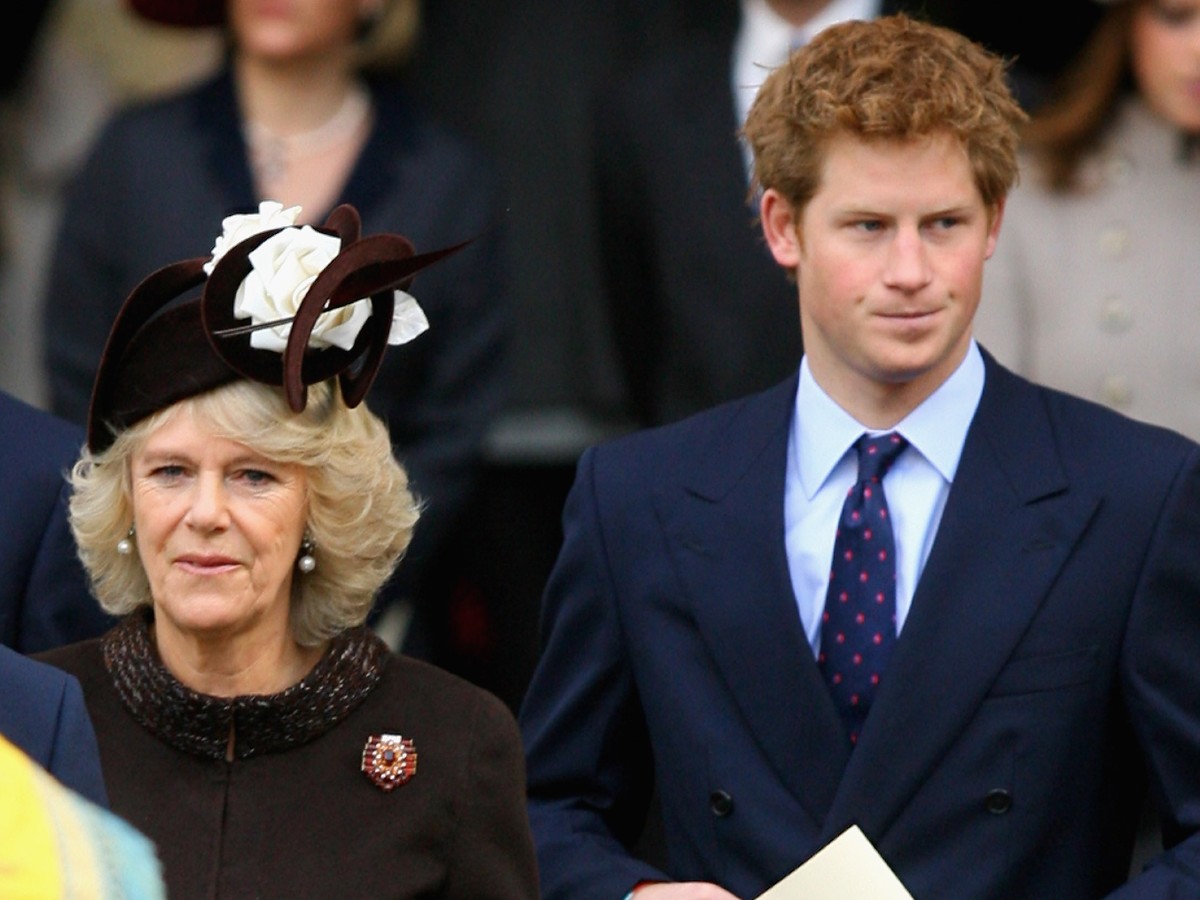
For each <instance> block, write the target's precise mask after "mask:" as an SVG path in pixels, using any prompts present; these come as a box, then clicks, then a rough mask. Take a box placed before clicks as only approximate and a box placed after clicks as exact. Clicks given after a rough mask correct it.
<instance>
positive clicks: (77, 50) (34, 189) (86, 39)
mask: <svg viewBox="0 0 1200 900" xmlns="http://www.w3.org/2000/svg"><path fill="white" fill-rule="evenodd" d="M22 11H23V14H22V16H20V17H19V19H20V22H19V28H20V33H19V34H18V35H16V37H15V40H16V52H12V53H6V54H5V56H4V63H3V73H2V77H3V84H2V88H0V90H2V93H0V389H3V390H6V391H8V392H9V393H11V394H13V395H14V396H16V397H19V398H21V399H23V400H25V401H27V402H29V403H31V404H33V405H35V406H41V407H45V406H46V405H47V404H48V399H49V395H48V391H47V387H46V377H45V372H44V369H43V363H42V330H41V323H40V312H39V311H40V308H41V307H40V301H41V296H42V294H43V292H44V290H45V281H46V273H47V272H48V271H49V270H48V268H47V256H48V255H49V253H50V245H51V243H52V242H53V238H54V232H55V230H56V228H57V224H58V217H59V210H60V207H61V203H62V195H63V191H64V190H65V188H66V185H67V183H68V181H69V180H70V178H71V176H72V175H73V174H74V173H75V171H76V170H77V169H78V168H79V166H80V165H81V163H82V161H83V159H84V157H85V155H86V153H87V150H88V147H89V145H90V143H91V141H92V140H93V139H94V138H95V135H96V132H97V131H98V129H99V128H100V127H101V125H102V124H103V122H104V119H105V117H106V116H107V115H109V114H110V112H111V111H112V109H113V108H114V107H115V106H117V105H118V104H120V103H122V102H126V101H129V100H133V99H136V98H140V97H144V96H146V95H147V94H152V93H157V92H161V91H164V90H169V89H173V88H175V87H177V86H179V85H180V84H183V83H186V82H188V81H191V80H194V79H195V78H197V77H199V76H200V75H201V74H203V73H205V72H207V71H210V70H211V69H212V68H213V66H214V65H215V64H216V62H217V60H218V58H219V50H220V44H219V41H218V40H217V37H216V35H215V34H202V33H199V32H194V33H192V32H185V31H182V30H179V29H167V28H162V27H155V26H152V25H150V24H148V23H146V22H144V21H142V20H141V19H138V18H135V17H134V16H131V15H129V12H128V10H127V9H126V8H125V6H124V2H123V0H39V2H36V3H32V4H29V5H28V6H23V7H22ZM12 24H14V25H17V23H16V22H15V21H14V23H12Z"/></svg>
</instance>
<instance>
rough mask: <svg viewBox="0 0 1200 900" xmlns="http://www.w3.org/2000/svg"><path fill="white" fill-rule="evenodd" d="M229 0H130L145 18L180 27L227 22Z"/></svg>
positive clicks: (202, 26)
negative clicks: (226, 6) (226, 12)
mask: <svg viewBox="0 0 1200 900" xmlns="http://www.w3.org/2000/svg"><path fill="white" fill-rule="evenodd" d="M226 2H227V0H129V7H130V9H132V10H133V11H134V12H135V13H137V14H138V15H139V16H141V17H142V18H144V19H149V20H150V21H151V22H157V23H158V24H159V25H175V26H177V27H179V28H211V27H214V26H217V25H224V24H225V4H226Z"/></svg>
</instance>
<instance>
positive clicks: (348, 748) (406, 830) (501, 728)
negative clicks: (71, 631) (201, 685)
mask: <svg viewBox="0 0 1200 900" xmlns="http://www.w3.org/2000/svg"><path fill="white" fill-rule="evenodd" d="M125 627H126V626H118V628H117V629H114V631H113V632H110V633H109V636H108V637H106V638H102V639H99V640H92V641H85V642H82V643H78V644H73V645H71V646H69V647H65V648H61V649H59V650H54V651H50V652H48V653H46V654H43V655H42V657H43V658H44V659H46V660H47V661H49V662H51V663H53V664H55V665H57V666H59V667H60V668H62V669H65V670H66V671H68V672H71V673H72V674H74V675H75V676H77V677H78V678H79V680H80V682H81V683H82V685H83V689H84V694H85V698H86V702H87V706H88V710H89V712H90V713H91V717H92V720H93V722H94V723H95V728H96V734H97V737H98V739H99V742H100V755H101V761H102V763H103V766H104V774H105V781H106V783H107V786H108V792H109V797H110V800H111V805H112V809H113V810H114V811H115V812H117V813H118V814H120V815H121V816H123V817H124V818H126V819H127V820H129V821H130V822H131V823H132V824H134V825H135V826H136V827H137V828H139V829H141V830H142V831H143V832H144V833H145V834H147V835H148V836H149V837H150V838H152V839H153V840H154V841H155V843H156V844H157V846H158V850H159V854H160V856H161V858H162V862H163V868H164V871H165V875H166V880H167V884H168V888H169V892H170V897H171V900H188V898H234V900H247V898H266V897H280V898H284V897H286V898H308V897H312V898H357V897H363V898H371V900H381V898H389V897H390V898H435V897H436V898H446V900H449V898H461V900H493V898H494V900H531V898H536V897H537V896H538V885H537V871H536V863H535V860H534V854H533V846H532V841H531V838H530V834H529V825H528V819H527V816H526V812H525V780H524V764H523V755H522V751H521V744H520V737H519V734H518V732H517V729H516V725H515V722H514V721H513V717H512V714H511V713H510V712H509V710H508V708H507V707H506V706H504V705H503V704H502V703H501V702H500V701H499V700H497V699H496V698H495V697H493V696H491V695H490V694H488V693H486V692H484V691H483V690H481V689H479V688H477V687H475V686H473V685H470V684H468V683H467V682H465V681H463V680H461V679H459V678H457V677H455V676H453V675H450V674H448V673H446V672H443V671H441V670H439V669H436V668H433V667H431V666H429V665H426V664H424V663H421V662H418V661H415V660H411V659H407V658H404V657H395V656H392V655H391V654H388V653H387V652H386V648H383V649H382V650H381V649H380V648H381V647H382V645H381V644H380V645H379V646H374V643H375V642H376V641H377V639H375V638H373V637H365V638H364V637H363V636H362V634H361V632H360V636H359V645H358V649H362V648H363V647H364V646H365V647H367V648H368V649H369V650H370V654H369V655H370V660H367V661H364V662H369V664H370V667H371V668H373V669H375V670H376V672H377V673H378V677H377V680H373V681H371V682H370V683H369V684H368V685H367V686H366V687H365V688H363V689H361V690H359V694H360V696H358V697H356V698H354V699H352V700H350V701H349V702H345V701H344V697H342V696H340V695H341V694H344V693H345V692H346V689H345V687H344V683H343V680H340V679H325V680H326V682H327V683H326V687H327V688H328V690H326V691H324V695H325V696H324V699H325V700H326V701H329V698H330V696H332V697H333V700H332V703H333V705H334V706H338V705H339V704H340V708H339V709H335V710H333V711H332V712H328V711H326V710H325V709H324V708H322V710H321V714H320V715H319V716H315V717H312V718H311V720H310V722H309V723H304V722H300V724H299V725H297V724H296V722H295V721H294V720H293V716H292V714H293V712H295V711H296V710H297V709H298V707H297V705H296V699H297V698H296V697H295V692H296V690H297V688H301V689H303V687H304V685H306V684H307V683H309V682H310V681H311V680H312V679H313V677H314V676H313V675H310V676H309V677H308V678H306V679H305V681H304V682H301V685H299V686H296V687H294V688H292V689H289V691H285V692H284V693H283V694H280V695H276V697H275V698H265V699H264V698H256V699H255V700H254V701H252V702H250V703H247V705H246V706H245V707H244V708H242V707H238V708H237V709H231V704H230V702H229V701H224V700H219V699H218V698H208V697H203V696H201V695H196V694H193V693H191V692H190V691H188V690H187V689H186V688H184V687H183V686H182V685H181V684H179V683H178V682H176V681H175V680H174V679H173V678H171V677H170V675H169V674H168V673H167V672H166V670H165V669H164V668H163V667H162V666H161V664H160V663H158V661H157V658H156V657H154V656H153V655H152V653H150V654H144V658H143V659H141V660H140V661H137V662H136V663H135V664H134V665H132V666H131V665H124V664H120V663H119V662H118V664H116V665H115V666H114V668H113V671H112V672H111V673H110V670H109V668H107V667H106V664H105V659H104V657H105V655H106V653H107V655H108V657H109V659H110V661H111V660H112V659H113V658H114V656H116V657H121V658H123V659H126V660H128V656H127V655H125V656H122V654H123V651H122V649H121V648H120V643H119V642H116V643H115V642H113V641H112V639H111V638H112V635H114V634H116V633H117V632H120V631H121V630H122V628H125ZM140 627H141V629H142V631H143V632H144V628H145V626H144V625H141V626H140ZM126 631H127V635H128V628H126ZM142 640H143V643H145V644H146V645H147V646H148V642H145V641H144V638H143V639H142ZM114 647H116V648H117V652H116V653H115V654H114V652H113V648H114ZM337 648H338V645H337V644H336V643H335V646H334V649H335V650H336V649H337ZM343 649H344V647H343ZM352 649H353V648H352ZM344 655H346V656H351V655H352V654H344ZM330 656H331V654H330V653H327V654H326V660H328V659H329V657H330ZM324 664H325V660H323V663H322V665H319V666H318V668H317V670H314V674H316V673H319V672H320V671H321V669H322V666H323V665H324ZM364 667H366V666H359V668H358V669H357V670H354V671H351V673H350V674H351V675H352V676H356V675H357V674H358V673H359V672H360V671H361V670H362V669H363V668H364ZM114 673H115V676H114ZM318 680H321V679H318ZM289 695H290V696H289ZM238 703H239V701H238V700H235V701H233V704H234V705H236V704H238ZM301 707H303V704H302V705H301ZM181 710H184V711H186V713H185V714H184V715H181V714H180V711H181ZM221 710H224V712H221ZM304 711H305V710H304V708H300V712H301V713H303V712H304ZM264 713H265V715H264ZM231 715H232V716H233V717H234V721H235V722H236V723H237V734H238V741H239V750H238V753H237V757H238V758H236V759H234V760H233V761H227V760H226V759H225V758H224V753H223V752H221V751H220V750H219V749H215V748H216V746H217V745H216V744H214V743H213V742H212V741H210V740H209V737H210V736H212V735H215V734H219V733H221V732H222V731H223V733H224V734H226V735H227V734H228V731H229V716H231ZM327 719H331V720H334V722H335V724H332V725H328V724H326V720H327ZM314 722H315V723H316V724H315V726H314V725H313V723H314ZM220 723H223V724H220ZM214 725H215V727H214ZM181 726H182V727H181ZM314 728H315V731H316V732H317V733H314ZM257 732H261V733H257ZM380 734H399V735H401V736H403V737H404V738H407V739H411V740H412V741H413V743H414V748H415V750H416V752H417V756H418V766H417V770H416V773H415V774H414V775H413V777H412V778H411V780H409V781H408V782H407V783H405V784H402V785H400V786H399V787H397V788H395V789H394V790H392V791H391V792H385V791H383V790H381V789H380V788H378V787H376V786H375V784H373V783H372V781H371V780H370V779H368V777H367V776H366V775H364V774H363V772H362V771H361V770H360V767H361V762H362V753H363V747H364V744H365V743H366V741H367V738H368V737H369V736H371V735H380ZM256 744H257V745H256ZM247 748H249V749H247ZM247 754H250V755H247Z"/></svg>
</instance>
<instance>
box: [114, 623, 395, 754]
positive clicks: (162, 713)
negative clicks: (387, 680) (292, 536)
mask: <svg viewBox="0 0 1200 900" xmlns="http://www.w3.org/2000/svg"><path fill="white" fill-rule="evenodd" d="M101 646H102V648H103V652H104V664H105V666H106V667H107V668H108V671H109V674H110V675H111V676H112V679H113V684H114V685H115V687H116V689H117V693H118V694H119V695H120V697H121V701H122V702H123V703H124V704H125V707H126V708H127V709H128V710H129V712H130V713H131V714H132V715H133V717H134V718H135V719H137V721H138V722H140V723H141V724H142V725H143V726H144V727H145V728H146V729H148V730H149V731H150V732H152V733H153V734H154V735H155V736H156V737H158V738H159V739H161V740H162V741H164V742H165V743H167V744H170V745H171V746H173V747H175V748H177V749H179V750H183V751H184V752H186V753H191V754H193V755H195V756H203V757H209V758H212V759H224V758H225V754H226V751H227V749H228V746H229V735H230V729H231V727H232V729H233V733H234V734H235V735H236V741H235V743H234V756H235V757H237V758H238V759H245V758H247V757H250V756H259V755H262V754H264V753H278V752H280V751H283V750H287V749H289V748H291V747H296V746H299V745H300V744H304V743H307V742H308V741H311V740H312V739H314V738H316V737H318V736H319V735H321V734H324V733H325V732H326V731H328V730H329V729H331V728H332V727H333V726H334V725H336V724H337V723H338V722H340V721H342V720H343V719H344V718H346V716H348V715H349V714H350V713H351V712H352V711H353V710H354V709H355V707H357V706H358V705H359V704H360V703H362V701H363V700H364V699H366V697H367V695H368V694H369V693H370V692H371V690H372V689H373V688H374V687H375V686H376V685H377V684H378V683H379V679H380V677H382V675H383V669H384V667H385V666H386V665H387V662H388V659H389V651H388V648H387V645H386V644H384V643H383V641H381V640H380V639H379V638H378V637H376V636H375V634H374V633H372V632H371V631H369V630H368V629H366V628H361V627H360V628H354V629H351V630H350V631H348V632H346V633H344V634H342V635H340V636H338V637H336V638H334V639H333V641H331V642H330V645H329V647H328V649H327V650H326V651H325V653H324V655H323V656H322V657H321V659H320V660H319V661H318V662H317V664H316V666H314V667H313V670H312V671H311V672H309V673H308V675H306V676H305V677H304V678H303V679H302V680H301V681H299V682H297V683H296V684H294V685H292V686H291V687H290V688H288V689H287V690H284V691H281V692H280V693H278V694H248V695H245V696H240V697H213V696H209V695H208V694H199V693H197V692H196V691H193V690H191V689H190V688H188V687H186V686H185V685H183V684H182V683H181V682H180V681H179V680H178V679H177V678H175V676H174V675H172V674H171V673H170V672H169V671H167V669H166V667H165V666H164V665H163V664H162V662H161V661H160V660H159V658H158V653H157V652H156V651H155V649H154V644H153V641H152V640H151V638H150V617H149V615H146V614H138V613H134V614H133V615H130V616H127V617H126V618H125V620H124V621H122V622H121V623H120V624H119V625H118V626H117V627H116V628H114V629H112V630H111V631H109V632H108V634H106V635H105V636H104V639H103V641H102V643H101Z"/></svg>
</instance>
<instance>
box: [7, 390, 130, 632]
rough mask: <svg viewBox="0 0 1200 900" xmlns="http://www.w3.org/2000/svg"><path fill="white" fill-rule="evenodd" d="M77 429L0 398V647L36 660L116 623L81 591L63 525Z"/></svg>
mask: <svg viewBox="0 0 1200 900" xmlns="http://www.w3.org/2000/svg"><path fill="white" fill-rule="evenodd" d="M82 447H83V429H81V428H77V427H76V426H74V425H71V424H69V423H67V422H65V421H62V420H60V419H57V418H55V417H54V416H51V415H49V414H48V413H44V412H42V411H41V410H39V409H36V408H35V407H32V406H30V405H28V404H26V403H23V402H21V401H20V400H18V399H16V398H15V397H11V396H9V395H7V394H3V393H0V472H4V473H5V474H6V475H7V482H6V484H5V488H4V499H3V501H2V502H0V644H4V645H6V646H9V647H12V648H14V649H15V650H19V651H20V652H22V653H36V652H38V651H40V650H48V649H50V648H51V647H58V646H61V645H63V644H70V643H73V642H75V641H79V640H83V639H84V638H89V637H95V636H96V635H98V634H101V633H103V632H104V631H106V630H107V629H108V628H110V627H111V626H112V625H113V623H114V622H115V621H116V620H115V619H113V618H112V617H110V616H108V615H107V614H105V613H104V612H103V611H102V610H101V609H100V605H99V604H98V603H97V602H96V600H95V599H94V598H93V597H92V595H91V593H90V592H89V591H88V586H87V585H88V581H87V575H86V574H85V573H84V570H83V565H82V564H81V563H80V562H79V557H78V556H77V554H76V552H75V539H74V538H73V537H72V536H71V530H70V527H69V526H68V525H67V496H68V493H69V491H70V484H69V482H68V481H67V479H66V473H67V472H68V471H69V470H70V468H71V465H72V464H73V463H74V462H75V460H76V458H77V457H78V456H79V451H80V450H81V449H82Z"/></svg>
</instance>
